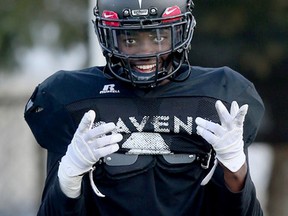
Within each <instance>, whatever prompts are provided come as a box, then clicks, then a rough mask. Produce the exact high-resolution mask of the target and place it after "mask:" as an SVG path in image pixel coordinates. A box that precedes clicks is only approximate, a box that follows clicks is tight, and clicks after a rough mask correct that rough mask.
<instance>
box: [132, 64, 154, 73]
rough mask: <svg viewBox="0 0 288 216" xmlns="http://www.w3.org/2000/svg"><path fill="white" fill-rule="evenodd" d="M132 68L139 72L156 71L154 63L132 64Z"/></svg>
mask: <svg viewBox="0 0 288 216" xmlns="http://www.w3.org/2000/svg"><path fill="white" fill-rule="evenodd" d="M133 69H134V70H135V71H137V72H140V73H151V72H154V71H156V64H143V65H134V66H133Z"/></svg>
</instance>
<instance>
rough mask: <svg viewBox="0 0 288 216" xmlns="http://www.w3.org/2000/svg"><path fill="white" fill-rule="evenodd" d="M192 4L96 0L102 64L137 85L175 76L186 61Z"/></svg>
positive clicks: (193, 23) (167, 0)
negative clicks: (103, 60) (147, 39)
mask: <svg viewBox="0 0 288 216" xmlns="http://www.w3.org/2000/svg"><path fill="white" fill-rule="evenodd" d="M193 7H194V4H193V1H192V0H96V6H95V8H94V15H95V17H96V18H95V21H94V27H95V32H96V34H97V36H98V39H99V42H100V45H101V47H102V50H103V54H104V56H105V58H106V61H107V66H106V70H107V69H108V70H109V72H110V73H112V74H113V76H115V77H116V78H118V79H120V80H122V81H125V82H130V83H132V84H133V85H135V86H138V87H154V86H156V85H157V84H158V83H159V82H161V81H162V80H164V79H167V78H171V79H174V80H177V79H176V76H175V75H176V72H177V71H178V70H179V68H180V67H181V65H182V64H183V63H185V62H186V63H188V64H189V62H188V51H189V48H190V42H191V40H192V36H193V32H194V27H195V26H196V21H195V19H194V17H193V15H192V9H193ZM144 38H150V40H149V41H148V42H147V41H146V40H144ZM189 74H190V71H188V72H187V76H188V75H189Z"/></svg>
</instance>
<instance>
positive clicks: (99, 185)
mask: <svg viewBox="0 0 288 216" xmlns="http://www.w3.org/2000/svg"><path fill="white" fill-rule="evenodd" d="M193 7H194V4H193V2H192V0H165V1H163V0H158V1H155V0H121V1H120V0H97V1H96V6H95V8H94V14H95V20H94V22H93V23H94V27H95V32H96V34H97V36H98V39H99V43H100V45H101V47H102V50H103V54H104V56H105V58H106V61H107V64H106V66H105V67H92V68H87V69H83V70H77V71H59V72H57V73H55V74H53V75H52V76H51V77H49V78H48V79H46V80H45V81H44V82H43V83H41V84H40V85H39V86H38V87H37V88H36V89H35V91H34V93H33V95H32V96H31V98H30V100H29V101H28V103H27V105H26V108H25V119H26V121H27V123H28V124H29V126H30V128H31V130H32V132H33V134H34V136H35V138H36V140H37V142H38V143H39V144H40V145H41V146H42V147H43V148H45V149H47V152H48V158H47V177H46V181H45V188H44V191H43V196H42V203H41V206H40V208H39V212H38V215H51V216H55V215H104V216H107V215H113V216H114V215H125V216H126V215H139V216H140V215H143V216H146V215H155V216H159V215H163V216H170V215H171V216H175V215H177V216H181V215H193V216H198V215H199V216H218V215H219V216H220V215H221V216H223V215H227V216H231V215H233V216H236V215H243V216H244V215H251V216H252V215H253V216H259V215H262V210H261V206H260V204H259V202H258V200H257V198H256V192H255V187H254V185H253V182H252V180H251V177H250V173H249V167H248V164H247V156H248V155H247V148H248V146H249V145H250V144H251V143H252V142H253V140H254V139H255V137H256V134H257V130H258V127H259V124H260V120H261V118H262V116H263V112H264V105H263V103H262V100H261V98H260V96H259V95H258V93H257V91H256V90H255V88H254V86H253V84H252V83H251V82H250V81H248V80H247V79H246V78H244V77H243V76H242V75H240V74H239V73H237V72H236V71H233V70H232V69H230V68H228V67H220V68H203V67H197V66H191V65H190V64H189V61H188V52H189V50H190V45H191V40H192V36H193V32H194V28H195V26H196V21H195V18H194V16H193V13H192V9H193ZM192 44H193V43H192ZM192 47H193V46H192Z"/></svg>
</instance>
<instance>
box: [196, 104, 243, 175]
mask: <svg viewBox="0 0 288 216" xmlns="http://www.w3.org/2000/svg"><path fill="white" fill-rule="evenodd" d="M215 107H216V110H217V113H218V116H219V119H220V122H221V124H216V123H214V122H211V121H208V120H205V119H203V118H201V117H197V118H196V120H195V122H196V124H197V127H196V130H197V134H199V135H200V136H202V137H203V138H204V139H205V140H206V141H207V142H208V143H210V144H211V145H212V147H213V148H214V150H215V152H216V158H217V159H218V160H219V161H220V162H221V163H222V165H224V166H225V167H226V168H227V169H229V170H230V171H231V172H237V171H238V170H239V169H240V168H241V167H242V165H243V164H244V163H245V160H246V156H245V154H244V149H243V147H244V142H243V123H244V119H245V115H246V114H247V111H248V105H247V104H245V105H243V106H241V107H240V108H239V106H238V103H237V102H236V101H233V102H232V104H231V108H230V113H229V111H228V110H227V109H226V107H225V106H224V104H223V103H222V102H221V101H219V100H218V101H217V102H216V103H215Z"/></svg>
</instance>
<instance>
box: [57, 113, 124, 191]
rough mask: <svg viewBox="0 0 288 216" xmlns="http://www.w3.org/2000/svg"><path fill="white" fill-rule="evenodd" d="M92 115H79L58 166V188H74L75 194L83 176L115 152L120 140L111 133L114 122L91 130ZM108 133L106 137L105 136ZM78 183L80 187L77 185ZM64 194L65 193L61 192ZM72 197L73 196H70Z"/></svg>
mask: <svg viewBox="0 0 288 216" xmlns="http://www.w3.org/2000/svg"><path fill="white" fill-rule="evenodd" d="M94 119H95V112H94V111H93V110H90V111H89V112H87V113H85V115H84V116H83V118H82V120H81V122H80V124H79V126H78V128H77V130H76V132H75V134H74V136H73V139H72V141H71V143H70V144H69V146H68V149H67V152H66V154H65V155H64V156H63V157H62V160H61V162H60V165H59V170H58V177H59V182H60V186H61V189H62V190H63V192H64V193H65V189H68V194H69V190H70V189H73V190H74V189H76V188H77V191H78V192H77V194H78V195H79V191H80V184H81V180H82V176H81V175H83V174H84V173H86V172H88V171H89V170H91V169H92V166H93V165H94V164H95V163H96V162H97V161H98V160H99V159H100V158H101V157H104V156H106V155H109V154H112V153H114V152H116V151H117V150H118V149H119V145H118V144H117V142H120V141H121V140H122V138H123V137H122V135H121V134H119V133H114V132H113V133H111V132H112V131H113V130H114V129H115V128H116V126H115V124H114V123H105V124H102V125H99V126H97V127H94V128H92V126H93V122H94ZM108 133H109V135H107V134H108ZM79 183H80V184H79ZM65 194H66V195H67V193H65ZM72 196H74V195H72Z"/></svg>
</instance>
